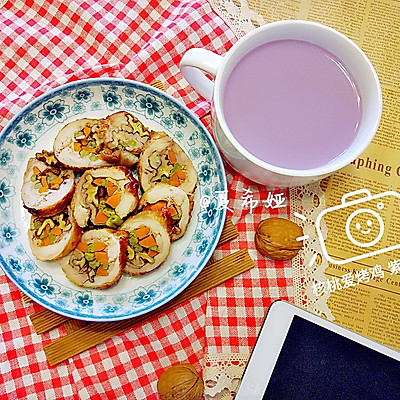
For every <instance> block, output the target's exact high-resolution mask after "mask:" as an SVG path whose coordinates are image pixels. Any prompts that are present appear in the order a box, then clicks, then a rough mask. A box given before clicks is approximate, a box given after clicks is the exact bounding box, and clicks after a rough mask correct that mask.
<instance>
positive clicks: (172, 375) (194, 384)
mask: <svg viewBox="0 0 400 400" xmlns="http://www.w3.org/2000/svg"><path fill="white" fill-rule="evenodd" d="M157 391H158V394H159V395H160V397H161V400H199V399H200V398H201V396H202V395H203V391H204V383H203V380H202V379H201V377H200V376H199V374H198V373H197V371H196V369H195V368H194V367H193V365H191V364H177V365H173V366H172V367H170V368H168V369H166V370H165V371H164V372H163V373H162V374H161V375H160V377H159V379H158V382H157Z"/></svg>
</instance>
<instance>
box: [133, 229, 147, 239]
mask: <svg viewBox="0 0 400 400" xmlns="http://www.w3.org/2000/svg"><path fill="white" fill-rule="evenodd" d="M135 232H136V235H137V237H138V238H139V239H143V238H144V237H146V236H147V235H148V234H149V233H150V228H149V227H148V226H141V227H139V228H137V229H135Z"/></svg>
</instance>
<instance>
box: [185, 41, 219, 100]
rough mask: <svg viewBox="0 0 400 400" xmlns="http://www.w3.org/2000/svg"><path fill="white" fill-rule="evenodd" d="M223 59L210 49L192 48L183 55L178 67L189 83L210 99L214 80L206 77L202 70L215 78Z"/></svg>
mask: <svg viewBox="0 0 400 400" xmlns="http://www.w3.org/2000/svg"><path fill="white" fill-rule="evenodd" d="M223 59H224V58H223V57H222V56H219V55H218V54H215V53H213V52H212V51H209V50H206V49H197V48H192V49H189V50H188V51H187V52H186V53H185V54H184V55H183V57H182V60H181V62H180V65H179V68H180V70H181V72H182V74H183V76H184V77H185V79H186V80H187V81H188V82H189V83H190V85H191V86H193V87H194V88H195V89H196V90H197V91H198V92H199V93H200V94H201V95H202V96H203V97H205V98H206V99H207V100H208V101H211V99H212V96H213V90H214V82H213V81H212V80H211V79H208V78H207V77H206V76H205V75H204V73H203V72H206V73H208V74H210V75H212V76H213V77H214V78H215V76H216V75H217V72H218V69H219V66H220V65H221V63H222V60H223ZM202 71H203V72H202Z"/></svg>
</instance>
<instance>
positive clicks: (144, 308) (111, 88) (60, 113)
mask: <svg viewBox="0 0 400 400" xmlns="http://www.w3.org/2000/svg"><path fill="white" fill-rule="evenodd" d="M121 110H126V111H128V112H132V113H133V114H134V115H136V116H137V117H138V118H139V119H140V120H141V121H142V122H143V123H144V125H146V126H148V127H149V128H150V129H153V130H157V131H162V130H163V131H165V132H166V133H167V134H169V135H170V136H171V137H172V138H173V139H174V140H176V141H177V142H178V143H179V144H180V145H181V146H182V148H183V149H184V150H185V151H186V153H187V154H188V155H189V157H190V158H191V159H192V161H193V164H194V166H195V168H196V170H197V171H198V173H199V182H198V185H197V189H196V192H195V203H194V204H195V205H194V208H193V212H192V217H191V221H190V224H189V226H188V229H187V232H186V234H185V235H184V236H183V237H182V238H181V239H179V240H178V241H176V242H174V243H173V244H172V247H171V253H170V255H169V257H168V259H167V261H166V262H164V263H163V264H162V265H161V266H160V267H159V268H157V269H156V270H154V271H152V272H151V273H149V274H145V275H143V276H138V277H131V276H127V275H123V276H122V278H121V280H120V281H119V282H118V284H116V285H114V286H113V287H111V288H109V289H107V290H102V291H101V290H91V289H87V288H80V287H78V286H75V285H74V284H73V283H71V282H69V281H68V279H67V278H66V277H65V275H64V273H63V271H62V270H61V268H60V266H59V265H58V264H57V262H55V261H47V262H42V261H38V260H36V259H35V257H33V255H32V253H31V250H30V246H29V242H28V238H27V235H26V234H25V232H27V230H28V226H29V219H30V216H29V214H28V212H27V211H25V210H24V209H23V207H22V204H21V199H20V191H21V185H22V178H23V174H21V173H18V171H20V170H21V168H22V169H24V168H25V165H26V163H27V161H28V159H29V158H30V157H33V156H34V155H35V153H36V152H38V151H41V150H43V149H47V150H51V148H52V143H53V140H54V138H55V136H56V134H57V132H58V130H59V129H61V128H62V127H63V126H64V125H65V124H67V123H68V122H71V121H74V120H76V119H78V118H83V117H87V118H102V117H105V116H106V115H109V114H110V113H112V112H116V111H121ZM215 190H227V187H226V179H225V171H224V167H223V163H222V160H221V158H220V155H219V153H218V150H217V148H216V146H215V144H214V142H213V140H212V139H211V136H210V135H209V133H208V132H207V130H206V129H205V128H204V126H203V125H202V124H201V123H200V122H199V120H198V119H197V117H196V116H195V115H194V114H193V113H192V112H191V111H189V110H188V109H187V108H186V107H184V106H182V105H181V104H180V103H179V102H178V101H176V100H175V99H174V98H173V97H172V96H170V95H168V94H166V93H164V92H163V91H160V90H159V89H156V88H153V87H152V86H149V85H146V84H141V83H138V82H135V81H130V80H123V79H114V78H104V79H88V80H82V81H77V82H72V83H70V84H67V85H64V86H62V87H59V88H57V89H55V90H53V91H50V92H48V93H45V94H44V95H42V96H41V97H39V98H37V99H36V100H34V101H33V102H32V103H30V104H28V105H27V106H26V107H25V108H24V109H22V110H21V111H20V112H19V113H18V114H17V115H16V116H15V117H14V118H13V119H12V120H11V121H10V122H9V124H8V125H7V126H6V128H5V129H4V130H3V131H2V132H1V136H0V249H1V252H0V266H1V267H2V269H3V270H4V271H5V273H6V274H7V275H8V277H9V278H10V279H11V280H12V281H13V282H14V283H15V284H16V285H17V286H18V287H19V289H20V290H22V291H23V292H25V293H26V294H27V295H28V296H30V297H31V298H32V299H33V300H34V301H36V302H37V303H39V304H42V305H43V306H44V307H47V308H49V309H51V310H53V311H55V312H57V313H59V314H63V315H66V316H68V317H72V318H78V319H83V320H89V321H111V320H119V319H125V318H131V317H134V316H137V315H141V314H145V313H147V312H149V311H152V310H154V309H156V308H158V307H160V306H161V305H163V304H165V303H166V302H168V301H169V300H171V299H172V298H173V297H175V296H176V295H178V294H179V293H180V292H181V291H182V290H184V289H185V288H186V287H187V286H188V285H189V284H190V283H191V282H192V281H193V280H194V279H195V278H196V276H197V275H198V274H199V273H200V271H201V270H202V268H203V267H204V265H205V264H206V262H207V261H208V259H209V258H210V256H211V255H212V253H213V252H214V249H215V246H216V244H217V242H218V239H219V236H220V234H221V231H222V228H223V224H224V221H225V215H226V210H225V209H219V208H218V207H217V203H216V201H215V200H211V201H210V202H208V203H207V204H206V206H202V205H201V201H200V200H201V198H202V197H204V196H209V197H210V198H211V199H213V198H216V197H217V196H216V195H215V193H214V192H215Z"/></svg>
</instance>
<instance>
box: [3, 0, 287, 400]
mask: <svg viewBox="0 0 400 400" xmlns="http://www.w3.org/2000/svg"><path fill="white" fill-rule="evenodd" d="M235 41H236V38H235V36H234V34H233V32H232V31H231V30H230V28H229V27H228V26H227V25H226V24H225V23H224V21H223V20H222V19H221V18H220V17H219V16H218V15H217V14H216V13H215V12H214V11H213V10H212V9H211V7H210V5H209V4H208V2H207V1H206V0H199V1H194V0H177V1H172V0H169V1H167V0H161V1H153V0H151V1H147V0H139V1H130V0H114V1H104V0H85V1H74V0H72V1H60V0H13V1H8V2H6V3H5V5H3V6H2V7H1V8H0V89H1V90H0V129H2V128H4V126H5V125H6V123H7V122H8V121H9V120H10V119H11V118H12V116H13V115H14V114H15V113H16V112H17V111H18V110H19V109H21V108H22V107H23V106H24V105H26V104H27V103H28V102H30V101H31V100H32V99H34V98H35V97H37V96H38V95H40V94H42V93H44V92H45V91H46V90H48V89H50V88H53V87H56V86H59V85H61V84H63V83H66V82H69V81H72V80H77V79H83V78H93V77H105V76H110V77H120V78H127V79H136V80H138V81H142V82H151V81H153V80H156V79H160V80H161V81H162V83H163V85H164V87H165V88H166V90H167V92H168V93H170V94H171V95H173V96H174V97H177V98H180V99H182V100H183V101H184V102H185V103H186V105H187V106H188V107H189V108H191V109H192V110H193V111H194V112H196V113H197V114H198V115H199V116H201V115H203V114H204V113H205V112H206V111H208V109H209V103H207V102H206V101H204V99H202V98H200V97H199V96H198V95H197V94H196V92H195V91H194V90H193V89H192V88H190V87H189V86H188V85H187V82H186V81H185V80H184V79H183V77H182V75H181V74H180V72H179V67H178V66H179V61H180V59H181V57H182V55H183V53H184V52H185V51H186V50H187V49H188V48H190V47H205V48H207V49H210V50H213V51H216V52H217V53H219V54H224V53H225V52H226V51H227V50H228V49H229V48H230V47H231V46H232V44H233V43H234V42H235ZM228 178H229V180H230V181H231V185H230V192H229V199H230V201H229V205H228V206H229V207H230V208H232V209H233V213H230V212H229V211H228V216H231V217H232V219H233V221H234V222H235V223H236V226H237V228H238V230H239V233H240V236H239V239H238V240H235V241H233V242H232V243H229V244H226V245H224V246H223V247H222V249H221V250H220V255H221V256H222V255H225V254H228V253H230V252H232V251H233V250H236V249H239V248H243V247H246V248H248V249H249V252H250V254H251V256H252V258H253V260H255V262H256V268H255V269H253V271H251V272H248V273H245V274H243V275H242V276H240V277H237V278H235V279H233V280H230V281H229V282H227V283H226V284H224V285H221V287H219V288H216V289H213V290H211V291H209V293H208V295H206V294H204V295H200V296H198V297H196V298H194V299H192V300H191V301H188V302H186V303H184V304H182V305H181V306H180V307H177V308H175V309H173V310H171V311H169V312H167V313H166V314H164V315H163V316H161V317H158V318H153V319H151V320H148V321H147V322H146V323H144V324H142V325H141V326H138V327H136V328H134V329H131V330H129V331H127V332H125V333H123V334H121V335H118V336H116V337H114V338H112V339H110V340H107V341H106V342H105V343H102V344H100V345H98V346H96V347H94V348H92V349H90V350H88V351H85V352H84V353H82V354H80V355H77V356H75V357H72V358H71V359H69V360H68V361H66V362H64V363H61V364H59V365H57V366H55V367H50V366H49V364H48V362H47V360H46V357H45V354H44V351H43V346H44V345H46V344H48V343H49V342H50V341H52V340H54V339H56V338H58V337H60V336H62V335H64V334H65V332H64V330H63V328H59V329H54V330H52V331H51V332H50V333H46V334H43V335H40V336H39V335H36V334H35V333H34V332H33V329H32V325H31V323H30V320H29V315H32V314H33V313H34V312H36V311H39V310H40V309H41V307H40V306H38V305H36V304H25V303H23V301H22V299H21V296H20V293H19V290H18V289H17V288H16V287H15V286H14V284H12V283H11V282H10V281H9V280H8V279H7V278H6V276H5V275H4V273H3V272H2V271H0V332H1V334H0V371H1V373H0V398H1V399H3V398H7V399H11V400H12V399H89V398H90V399H92V400H96V399H137V400H142V399H148V400H152V399H158V395H157V394H156V383H157V379H158V376H159V375H160V374H161V372H162V371H163V370H164V369H165V368H167V367H169V366H170V365H172V364H176V363H179V362H189V363H191V364H193V365H194V366H195V367H196V369H197V370H198V371H201V367H202V360H203V357H204V354H205V352H208V351H210V352H248V351H249V350H251V348H252V346H253V345H254V341H255V339H256V336H257V332H258V328H259V326H260V324H261V322H262V317H263V315H264V313H265V311H266V309H267V308H268V306H269V304H270V303H271V301H272V299H275V298H284V299H288V298H289V299H290V298H291V287H292V281H291V278H290V277H291V271H290V267H289V265H287V264H285V263H273V262H271V261H267V260H265V259H264V258H262V257H260V255H259V254H257V252H256V250H255V248H254V231H255V226H256V224H257V223H258V221H259V220H260V219H261V218H264V217H266V216H268V215H270V214H274V215H284V216H287V215H288V205H287V204H286V206H285V207H279V208H271V207H269V208H268V207H266V206H265V205H263V204H262V200H264V199H266V198H267V196H268V192H267V191H266V190H265V189H264V188H262V187H260V186H258V185H254V184H253V183H251V182H249V181H247V180H246V179H244V178H243V177H241V176H240V175H238V174H234V173H233V172H232V171H231V170H230V169H229V168H228ZM244 192H246V193H248V194H250V192H251V194H252V195H253V196H254V199H255V200H259V205H258V206H257V207H256V208H255V209H254V210H252V212H251V213H250V212H249V209H246V208H245V207H244V208H243V207H242V205H243V199H242V196H243V194H244ZM274 193H276V194H277V193H283V196H284V197H285V198H286V199H288V196H289V194H288V193H287V192H285V191H284V190H283V191H276V192H274Z"/></svg>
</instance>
